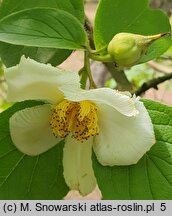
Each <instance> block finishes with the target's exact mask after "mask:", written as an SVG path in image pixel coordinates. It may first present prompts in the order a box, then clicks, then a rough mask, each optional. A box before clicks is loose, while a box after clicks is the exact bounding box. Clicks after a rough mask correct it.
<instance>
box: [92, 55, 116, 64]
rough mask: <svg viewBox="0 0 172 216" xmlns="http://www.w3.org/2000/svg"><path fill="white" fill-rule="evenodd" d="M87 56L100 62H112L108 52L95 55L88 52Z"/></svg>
mask: <svg viewBox="0 0 172 216" xmlns="http://www.w3.org/2000/svg"><path fill="white" fill-rule="evenodd" d="M89 57H90V58H91V59H93V60H96V61H101V62H113V59H112V57H111V56H110V55H109V54H106V55H96V54H94V53H89Z"/></svg>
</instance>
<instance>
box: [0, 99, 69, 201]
mask: <svg viewBox="0 0 172 216" xmlns="http://www.w3.org/2000/svg"><path fill="white" fill-rule="evenodd" d="M40 104H42V103H41V102H35V101H27V102H21V103H17V104H15V105H14V106H12V107H11V108H9V109H8V110H6V111H4V112H3V113H1V114H0V125H1V130H0V199H3V200H4V199H7V200H9V199H12V200H13V199H15V200H16V199H62V198H63V197H64V196H65V195H66V193H67V192H68V187H67V186H66V184H65V181H64V178H63V167H62V149H63V143H59V144H58V145H57V146H55V147H54V148H52V149H51V150H49V151H47V152H46V153H44V154H41V155H40V156H36V157H29V156H26V155H24V154H22V153H21V152H19V151H18V150H17V149H16V148H15V146H14V145H13V143H12V141H11V138H10V133H9V118H10V117H11V116H12V115H13V114H14V113H15V112H17V111H18V110H21V109H24V108H26V107H32V106H36V105H40ZM2 125H3V127H2Z"/></svg>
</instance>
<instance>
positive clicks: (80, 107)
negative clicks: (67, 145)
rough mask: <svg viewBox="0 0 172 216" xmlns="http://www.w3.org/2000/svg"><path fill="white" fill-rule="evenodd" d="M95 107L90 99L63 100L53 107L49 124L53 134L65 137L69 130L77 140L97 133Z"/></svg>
mask: <svg viewBox="0 0 172 216" xmlns="http://www.w3.org/2000/svg"><path fill="white" fill-rule="evenodd" d="M97 122H98V118H97V108H96V106H95V105H94V104H92V103H91V102H90V101H87V100H85V101H80V102H72V101H68V100H64V101H62V102H61V103H59V104H58V105H57V106H56V107H55V108H53V113H52V118H51V121H50V125H51V128H52V131H53V134H54V135H55V136H60V137H61V138H65V137H66V136H67V135H68V134H69V133H70V132H71V133H72V135H73V137H74V138H76V139H77V140H78V141H84V140H87V139H88V138H89V137H91V136H94V135H97V134H98V124H97Z"/></svg>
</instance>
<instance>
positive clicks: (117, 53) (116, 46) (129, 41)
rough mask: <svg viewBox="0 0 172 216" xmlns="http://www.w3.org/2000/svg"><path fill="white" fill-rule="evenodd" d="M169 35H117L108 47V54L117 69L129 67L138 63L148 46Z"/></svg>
mask: <svg viewBox="0 0 172 216" xmlns="http://www.w3.org/2000/svg"><path fill="white" fill-rule="evenodd" d="M167 34H169V33H164V34H157V35H151V36H143V35H138V34H131V33H118V34H116V35H115V36H114V37H113V39H112V40H111V41H110V43H109V45H108V53H109V54H110V56H111V57H112V58H113V60H114V62H115V63H116V64H117V66H118V67H131V66H133V65H135V64H137V63H138V62H139V60H140V59H141V58H142V56H143V55H144V54H145V53H146V51H147V48H148V47H149V45H150V44H151V43H152V42H153V41H155V40H157V39H159V38H161V37H163V36H164V35H167Z"/></svg>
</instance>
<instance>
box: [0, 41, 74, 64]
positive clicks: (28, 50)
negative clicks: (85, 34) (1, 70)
mask: <svg viewBox="0 0 172 216" xmlns="http://www.w3.org/2000/svg"><path fill="white" fill-rule="evenodd" d="M70 54H71V51H70V50H63V49H52V48H39V47H26V46H18V45H12V44H7V43H3V42H0V55H1V59H2V61H3V63H4V64H5V65H6V67H11V66H15V65H16V64H18V63H19V62H20V58H21V56H22V55H25V56H26V57H30V58H32V59H34V60H36V61H38V62H41V63H51V64H52V65H53V66H57V65H58V64H60V63H62V62H63V61H64V60H65V59H67V57H68V56H69V55H70Z"/></svg>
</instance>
